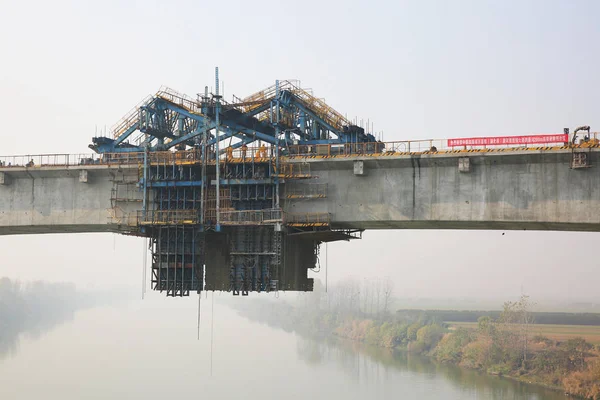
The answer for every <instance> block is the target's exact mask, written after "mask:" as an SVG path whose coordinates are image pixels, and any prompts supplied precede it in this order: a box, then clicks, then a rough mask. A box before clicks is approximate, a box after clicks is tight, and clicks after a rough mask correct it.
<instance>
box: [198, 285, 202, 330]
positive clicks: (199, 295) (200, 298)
mask: <svg viewBox="0 0 600 400" xmlns="http://www.w3.org/2000/svg"><path fill="white" fill-rule="evenodd" d="M201 300H202V292H200V293H198V338H197V339H198V340H200V310H201V308H200V301H201Z"/></svg>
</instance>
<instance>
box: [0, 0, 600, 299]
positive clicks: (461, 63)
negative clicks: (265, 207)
mask: <svg viewBox="0 0 600 400" xmlns="http://www.w3.org/2000/svg"><path fill="white" fill-rule="evenodd" d="M0 10H1V11H0V121H2V128H1V132H2V133H1V137H2V139H3V140H2V144H1V145H0V155H8V154H37V153H83V152H88V149H87V145H88V144H89V143H90V139H91V137H92V136H93V135H94V132H95V130H96V129H100V128H102V127H104V126H107V127H110V126H111V125H112V124H114V123H115V122H116V121H117V120H118V119H119V118H121V117H122V116H123V115H124V114H125V113H126V112H127V111H128V110H129V109H130V108H131V107H132V106H133V105H135V104H136V103H137V102H138V101H139V100H141V99H142V98H143V97H145V96H146V95H147V94H150V93H153V92H155V91H156V90H157V89H158V88H159V87H160V86H161V85H167V86H170V87H172V88H174V89H176V90H178V91H181V92H184V93H188V94H190V95H195V93H198V92H201V91H202V90H203V88H204V86H205V85H209V86H212V85H214V76H213V74H214V67H215V66H217V65H218V66H219V67H220V71H221V78H222V81H224V85H225V96H226V98H227V99H230V98H231V95H232V94H235V95H237V96H245V95H248V94H250V93H252V92H254V91H257V90H260V89H262V88H263V87H266V86H269V85H271V84H273V83H274V81H275V79H300V80H301V81H302V84H303V86H305V87H310V88H312V89H313V90H314V92H315V94H316V95H317V96H319V97H324V98H325V99H326V101H327V102H328V103H329V104H330V105H332V106H333V107H334V108H336V109H337V110H339V111H340V112H342V113H343V114H346V115H348V116H349V117H355V116H356V117H358V118H359V119H361V118H362V119H365V120H366V119H367V118H368V119H370V120H371V121H373V123H374V126H375V130H376V131H383V132H384V139H385V140H406V139H419V138H451V137H464V136H491V135H520V134H530V133H554V132H557V133H558V132H561V131H562V128H563V127H570V128H574V127H576V126H578V125H582V124H588V125H591V126H592V129H593V130H594V128H595V130H598V131H600V115H599V112H598V110H599V107H598V106H599V102H598V87H600V73H599V72H598V66H599V65H600V64H599V56H598V46H599V45H598V44H599V43H600V24H599V23H598V16H600V2H597V1H592V0H589V1H585V0H572V1H567V0H565V1H551V0H539V1H529V0H521V1H516V0H514V1H507V0H505V1H500V0H498V1H484V0H477V1H459V0H456V1H442V0H440V1H425V0H420V1H416V0H414V1H400V0H397V1H326V0H320V1H312V0H307V1H302V2H284V1H267V0H255V1H198V0H196V1H174V0H171V1H95V2H88V1H62V0H56V1H25V0H23V1H4V0H0ZM97 127H98V128H97ZM598 239H599V237H598V234H591V233H556V232H507V233H506V235H505V236H502V234H501V232H477V231H471V232H468V231H385V232H384V231H380V232H367V233H366V234H365V238H364V239H363V240H362V241H361V242H353V243H338V244H334V245H330V246H329V251H330V255H329V257H328V258H329V268H328V269H329V278H330V279H331V280H332V281H336V280H339V279H342V278H343V277H345V276H354V277H358V278H362V277H370V276H390V277H392V279H394V281H395V283H396V292H397V295H400V296H403V295H406V296H420V297H428V296H437V297H440V296H442V297H443V296H450V297H474V296H482V297H484V296H485V297H490V296H492V297H500V298H509V297H511V296H515V295H518V294H519V293H520V291H521V288H522V287H523V288H524V290H525V291H526V292H528V293H530V294H531V295H532V296H534V298H535V297H538V298H542V297H554V298H557V299H565V300H577V299H583V298H596V299H598V297H599V296H600V295H599V294H598V281H599V279H598V278H599V277H600V268H599V263H598V261H597V258H596V256H595V255H594V249H595V246H596V245H597V243H598ZM141 263H142V244H141V242H140V241H139V239H135V238H129V237H122V236H119V237H116V240H115V239H114V238H113V235H110V234H106V235H97V234H94V235H91V234H90V235H51V236H27V237H25V236H24V237H16V236H15V237H0V276H9V277H14V278H21V279H26V280H29V279H47V280H62V281H73V282H75V283H77V284H79V285H84V286H86V285H102V286H104V285H111V284H125V285H134V284H136V283H138V282H139V281H140V270H141Z"/></svg>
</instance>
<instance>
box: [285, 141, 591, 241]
mask: <svg viewBox="0 0 600 400" xmlns="http://www.w3.org/2000/svg"><path fill="white" fill-rule="evenodd" d="M585 152H586V153H587V152H589V150H585ZM462 157H468V158H469V163H470V172H459V168H458V164H459V159H460V158H462ZM588 157H589V159H590V160H591V163H592V167H591V168H583V169H571V168H570V160H571V151H570V150H561V151H538V150H536V151H534V150H524V151H513V152H490V153H461V154H429V155H421V156H394V157H363V158H361V159H360V160H363V162H364V169H365V176H356V175H355V174H354V161H355V160H356V159H352V158H338V159H328V160H319V159H305V160H295V162H307V163H309V164H310V166H311V173H312V174H313V175H315V176H318V178H316V179H315V180H314V181H313V180H311V181H312V182H308V181H306V182H301V183H295V184H296V185H297V184H309V183H316V182H324V183H327V186H328V189H327V191H328V193H327V198H325V199H318V200H294V201H287V202H286V203H285V209H286V211H288V212H294V213H297V212H328V213H330V215H331V220H332V224H333V226H334V227H338V228H364V229H534V230H560V231H563V230H565V231H598V230H600V152H599V151H598V150H596V149H593V150H591V152H589V154H588Z"/></svg>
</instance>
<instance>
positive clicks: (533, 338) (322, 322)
mask: <svg viewBox="0 0 600 400" xmlns="http://www.w3.org/2000/svg"><path fill="white" fill-rule="evenodd" d="M331 292H332V291H331V290H330V294H329V295H327V296H320V298H315V297H310V296H307V297H305V298H304V299H302V300H300V301H296V302H293V303H286V302H283V301H279V302H271V301H262V300H255V301H254V302H252V304H248V303H246V304H245V305H240V307H241V308H239V311H240V312H241V313H242V314H243V315H245V316H247V317H249V318H251V319H255V320H259V321H262V322H265V323H267V324H269V325H272V326H276V327H280V328H283V329H285V330H288V331H294V332H298V333H301V334H302V333H305V334H310V335H321V336H324V337H327V336H337V337H341V338H345V339H350V340H354V341H357V342H362V343H366V344H370V345H375V346H380V347H385V348H398V349H404V350H406V351H408V352H411V353H414V354H421V355H426V356H429V357H432V358H434V359H435V360H437V361H440V362H443V363H449V364H454V365H459V366H461V367H464V368H470V369H476V370H480V371H485V372H487V373H489V374H493V375H502V376H507V377H512V378H514V379H518V380H521V381H524V382H528V383H535V384H542V385H545V386H549V387H553V388H556V389H558V390H562V391H564V392H566V393H569V394H572V395H577V396H581V397H583V398H589V399H596V400H597V399H600V348H599V347H598V346H596V345H594V344H592V343H590V342H588V341H587V340H585V339H584V338H582V337H575V336H573V337H569V336H564V335H563V336H560V337H558V338H554V337H549V336H545V335H542V334H540V332H539V331H538V330H536V327H537V326H536V325H534V324H532V323H531V321H530V320H529V319H528V310H527V307H528V305H527V303H526V302H527V299H526V298H524V299H521V300H520V301H519V302H515V303H507V304H506V305H505V309H504V311H503V312H502V313H500V314H499V315H498V316H497V317H496V318H491V317H486V316H482V317H480V318H479V321H478V323H476V324H470V325H469V326H452V325H451V324H446V323H444V322H441V321H439V320H437V319H436V318H435V317H433V318H432V317H430V316H428V315H427V312H424V313H422V314H420V315H419V316H418V317H415V318H412V319H408V318H407V317H406V316H405V315H400V314H399V313H393V312H387V311H385V310H383V309H380V310H379V311H378V312H376V313H366V312H364V311H362V310H360V309H359V308H358V307H357V308H356V309H354V308H352V307H347V306H345V305H343V303H340V302H339V301H338V300H336V299H335V297H334V296H335V295H333V294H331ZM332 296H333V297H334V298H332ZM257 303H260V305H259V306H258V307H257V306H256V304H257ZM355 304H356V303H355ZM353 310H354V311H353ZM554 329H555V330H556V329H558V328H556V327H554ZM590 329H592V328H590Z"/></svg>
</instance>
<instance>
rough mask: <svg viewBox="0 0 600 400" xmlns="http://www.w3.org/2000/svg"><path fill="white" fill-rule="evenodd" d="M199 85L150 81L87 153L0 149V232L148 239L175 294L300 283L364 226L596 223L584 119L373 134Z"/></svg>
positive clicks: (290, 93)
mask: <svg viewBox="0 0 600 400" xmlns="http://www.w3.org/2000/svg"><path fill="white" fill-rule="evenodd" d="M215 88H216V89H215V93H209V91H208V88H205V90H204V93H203V94H201V95H199V96H198V98H196V99H193V98H191V97H188V96H186V95H183V94H180V93H177V92H175V91H173V90H171V89H168V88H161V89H160V90H159V91H158V92H157V93H156V94H155V95H153V96H149V97H147V98H146V99H144V100H143V101H142V102H141V103H140V104H138V105H137V106H136V107H135V108H134V109H132V110H131V112H129V113H128V114H127V115H126V116H125V117H124V118H123V119H122V120H121V121H119V122H118V123H117V124H116V125H115V126H114V127H113V128H112V129H111V131H110V135H108V136H101V137H94V138H93V139H92V143H91V144H90V148H91V149H92V150H94V154H92V155H85V156H72V155H69V156H68V155H45V156H21V157H16V156H15V157H3V158H0V163H1V164H0V199H2V201H1V202H0V203H2V204H3V206H1V207H0V234H16V233H41V232H61V231H64V232H79V231H114V232H119V233H124V234H128V235H135V236H141V237H144V238H148V242H149V249H150V254H151V271H152V273H151V283H152V288H153V289H154V290H158V291H161V292H165V293H166V294H167V296H187V295H189V294H190V292H200V291H202V290H219V291H229V292H232V293H233V294H234V295H238V294H241V295H247V294H248V293H249V292H270V291H277V290H290V291H311V290H312V288H313V282H312V279H310V278H308V270H309V269H313V268H315V267H316V266H317V265H318V264H319V248H320V245H321V244H322V243H324V242H330V241H337V240H351V239H358V238H360V237H361V235H362V232H363V230H364V229H369V228H436V227H442V228H457V229H463V228H467V229H479V228H484V229H490V228H491V229H494V228H504V227H507V228H508V229H560V230H600V219H599V220H598V221H596V219H598V218H600V217H597V216H600V192H599V191H598V190H597V189H596V188H595V187H594V188H588V187H587V186H589V185H592V184H594V183H595V182H597V181H598V180H600V179H599V178H598V174H597V173H590V171H591V170H592V169H590V167H591V166H592V165H593V164H595V163H596V161H597V160H598V159H599V158H600V155H599V154H600V153H599V151H598V143H599V142H598V140H597V138H596V135H595V134H593V133H590V130H589V127H580V128H578V129H577V130H576V131H575V132H574V133H573V134H571V133H569V132H568V130H565V131H564V132H563V133H560V134H547V135H532V136H523V137H502V138H488V139H487V141H486V140H485V138H466V139H455V140H452V141H451V140H448V141H433V140H431V141H403V142H388V143H384V142H381V141H378V140H377V139H376V137H375V136H374V135H373V133H372V132H370V129H369V126H368V125H369V124H366V125H367V126H366V127H363V126H359V125H361V124H356V123H352V122H351V121H350V120H348V119H347V118H345V117H344V116H343V115H342V114H340V113H339V112H337V111H335V110H334V109H333V108H331V107H330V106H329V105H327V104H326V103H325V102H324V101H323V100H322V99H320V98H317V97H315V96H314V95H313V93H312V92H311V91H309V90H305V89H302V88H301V87H300V85H299V83H298V82H295V81H277V82H276V83H275V85H273V86H271V87H269V88H267V89H265V90H262V91H260V92H257V93H255V94H253V95H250V96H248V97H246V98H236V97H235V96H234V98H233V101H232V102H226V101H225V100H224V99H223V98H222V96H221V95H220V94H219V90H218V88H219V77H218V70H216V81H215ZM581 131H583V133H581V135H582V136H581V138H580V139H579V140H577V136H576V135H577V133H579V132H581ZM583 135H585V136H583ZM497 162H498V168H497V169H495V170H494V167H493V165H494V164H496V163H497ZM502 163H506V164H507V165H510V168H509V169H506V168H505V170H506V172H498V171H501V170H500V168H501V165H500V164H502ZM558 165H563V166H566V167H565V168H564V171H563V170H559V169H558V168H559V167H558ZM428 171H432V174H431V176H430V175H429V172H428ZM549 171H550V172H549ZM549 173H552V174H553V175H552V176H549ZM421 174H423V177H422V176H421ZM502 174H504V175H502ZM519 174H521V175H519ZM565 174H566V175H565ZM577 174H579V175H577ZM563 175H564V177H563ZM469 176H470V177H469ZM515 176H516V177H520V179H525V178H526V179H525V180H524V181H523V182H521V183H519V184H518V185H517V189H518V190H522V192H519V191H516V192H514V193H512V192H511V193H512V194H511V193H509V194H507V195H504V194H499V193H498V192H497V191H496V190H495V189H496V188H494V187H489V186H494V185H495V184H502V185H504V186H506V190H507V191H510V190H512V189H514V187H513V188H511V187H510V186H511V180H513V179H514V177H515ZM524 177H525V178H524ZM425 179H427V182H425ZM494 179H495V180H496V181H494ZM528 179H529V180H528ZM540 179H542V180H544V179H550V180H552V182H550V181H548V182H545V181H542V182H541V183H540V182H539V180H540ZM562 179H564V187H563V186H561V185H562V183H561V182H562ZM36 180H37V183H36ZM420 182H422V183H420ZM36 185H37V186H36ZM477 185H479V186H477ZM519 185H520V186H519ZM532 185H534V186H532ZM535 185H538V186H539V188H537V186H535ZM540 185H541V186H540ZM544 185H545V186H544ZM570 185H571V186H570ZM573 185H574V186H573ZM434 186H436V187H435V188H434ZM445 186H448V187H447V188H446V187H445ZM536 188H537V189H536ZM550 188H554V189H552V190H553V191H554V192H552V190H550ZM549 191H551V192H552V193H550V192H549ZM532 193H533V194H532ZM553 196H554V197H553ZM546 197H547V198H546ZM461 199H462V200H461ZM536 202H539V203H540V204H542V203H544V205H543V206H541V205H539V206H538V205H537V203H536ZM548 202H554V204H555V206H556V207H554V206H553V205H552V204H550V203H548ZM583 202H585V204H584V205H583V206H580V205H576V204H575V203H578V204H583ZM491 203H493V204H494V205H493V206H490V204H491ZM478 204H480V205H478ZM496 204H501V207H502V211H501V212H500V211H498V209H499V207H500V206H497V205H496ZM506 204H508V205H509V206H510V207H507V206H506ZM532 204H533V205H532ZM478 207H480V208H478ZM486 207H487V208H486ZM511 207H512V208H511ZM540 207H541V208H540ZM565 207H566V208H567V209H565ZM569 207H570V209H569ZM578 207H582V209H583V207H585V209H586V210H587V211H585V214H586V215H585V216H581V217H579V216H573V215H571V216H567V215H566V213H571V212H575V211H578V210H579V208H578ZM497 208H498V209H497ZM596 209H597V211H599V212H598V213H595V214H594V216H593V217H592V216H590V214H591V212H592V211H593V210H596ZM540 210H541V211H540ZM71 211H72V214H69V213H70V212H71ZM429 222H431V223H432V225H431V226H429V225H428V223H429ZM411 224H413V225H411ZM461 224H463V225H461ZM494 224H495V225H494ZM511 224H512V225H511ZM61 227H62V228H61ZM44 229H46V230H44ZM61 229H62V230H61Z"/></svg>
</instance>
